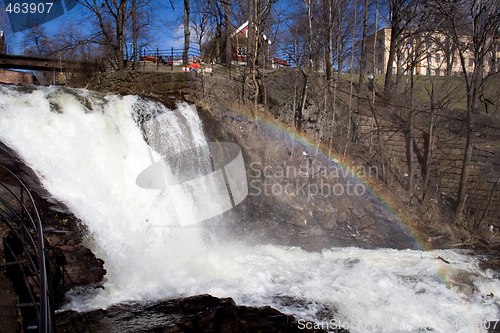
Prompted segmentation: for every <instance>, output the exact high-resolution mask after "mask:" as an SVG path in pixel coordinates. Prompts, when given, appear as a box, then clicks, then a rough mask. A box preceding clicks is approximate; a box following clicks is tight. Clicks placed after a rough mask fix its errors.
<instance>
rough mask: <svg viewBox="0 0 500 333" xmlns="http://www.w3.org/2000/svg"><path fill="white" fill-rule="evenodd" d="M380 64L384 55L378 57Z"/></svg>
mask: <svg viewBox="0 0 500 333" xmlns="http://www.w3.org/2000/svg"><path fill="white" fill-rule="evenodd" d="M378 62H382V54H379V55H378Z"/></svg>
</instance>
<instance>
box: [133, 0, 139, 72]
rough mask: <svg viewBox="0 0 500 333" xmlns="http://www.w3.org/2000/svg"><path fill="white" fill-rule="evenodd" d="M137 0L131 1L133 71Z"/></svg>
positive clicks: (135, 61)
mask: <svg viewBox="0 0 500 333" xmlns="http://www.w3.org/2000/svg"><path fill="white" fill-rule="evenodd" d="M137 35H138V30H137V0H132V43H133V52H134V54H133V57H132V59H133V64H132V66H133V67H132V68H133V69H135V65H136V64H137V53H138V50H137Z"/></svg>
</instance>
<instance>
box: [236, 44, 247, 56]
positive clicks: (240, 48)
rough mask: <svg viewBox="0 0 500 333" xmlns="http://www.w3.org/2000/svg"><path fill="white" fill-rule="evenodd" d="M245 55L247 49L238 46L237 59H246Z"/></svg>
mask: <svg viewBox="0 0 500 333" xmlns="http://www.w3.org/2000/svg"><path fill="white" fill-rule="evenodd" d="M246 55H247V47H246V46H239V47H238V57H246Z"/></svg>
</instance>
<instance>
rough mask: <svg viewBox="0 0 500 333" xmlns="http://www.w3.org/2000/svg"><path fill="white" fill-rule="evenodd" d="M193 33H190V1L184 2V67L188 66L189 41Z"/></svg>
mask: <svg viewBox="0 0 500 333" xmlns="http://www.w3.org/2000/svg"><path fill="white" fill-rule="evenodd" d="M190 37H191V32H190V31H189V0H184V51H183V52H182V63H183V64H184V66H187V64H188V53H189V39H190Z"/></svg>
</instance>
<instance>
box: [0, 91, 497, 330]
mask: <svg viewBox="0 0 500 333" xmlns="http://www.w3.org/2000/svg"><path fill="white" fill-rule="evenodd" d="M0 95H1V98H0V140H1V141H2V142H3V143H5V144H6V145H8V146H9V147H11V148H12V149H14V150H15V151H16V152H18V153H19V155H20V156H21V157H22V158H23V159H24V161H25V162H26V163H27V164H28V165H29V166H30V167H31V168H32V169H33V170H35V172H36V173H37V175H38V176H39V177H40V180H41V182H42V183H43V185H44V187H45V188H46V189H47V190H48V191H49V192H50V193H51V194H52V195H53V196H54V197H55V198H56V199H58V200H60V201H61V202H64V203H65V204H66V205H67V207H68V208H69V209H71V211H72V212H73V213H74V214H75V215H76V216H77V217H78V218H80V219H81V220H82V221H83V223H84V224H85V225H86V228H87V230H88V232H89V234H88V235H87V244H88V245H89V247H91V248H92V250H93V251H94V253H95V254H96V255H97V256H98V257H101V258H102V259H104V261H105V268H106V270H107V276H106V282H105V288H104V290H102V289H98V290H97V291H94V292H92V293H81V292H80V290H75V291H73V292H72V293H70V294H69V295H68V299H69V302H68V304H67V305H66V308H73V309H76V310H81V311H83V310H87V309H92V308H98V307H104V308H105V307H107V306H109V305H111V304H115V303H118V302H124V301H128V300H156V299H165V298H173V297H179V296H189V295H197V294H203V293H209V294H212V295H214V296H217V297H232V298H233V299H234V300H235V301H236V303H237V304H242V305H251V306H262V305H271V306H273V307H275V308H277V309H279V310H280V311H283V312H285V313H289V314H293V315H294V316H295V317H296V318H297V319H298V320H299V324H300V323H303V321H301V320H304V319H306V320H314V321H316V322H318V323H323V327H326V326H327V325H330V324H332V323H333V319H335V320H336V323H337V324H338V323H342V325H343V326H344V327H347V328H349V329H350V331H351V332H385V333H391V332H424V331H429V330H431V331H434V332H464V333H466V332H485V331H486V328H487V325H488V323H489V322H490V321H493V320H495V319H497V318H499V306H498V296H500V281H499V276H498V273H497V272H495V271H492V270H489V269H482V268H480V262H481V261H487V260H488V258H487V257H486V256H484V255H479V254H474V253H472V252H468V251H464V250H439V251H427V252H425V251H415V250H392V249H378V250H366V249H360V248H332V249H326V250H324V251H322V252H321V253H313V252H306V251H304V250H302V249H300V248H285V247H280V246H275V245H248V244H245V243H242V242H241V241H240V242H237V241H231V240H230V239H227V240H220V239H218V240H213V239H211V237H210V233H209V232H208V231H207V230H204V229H203V228H202V227H201V225H197V224H195V225H191V226H188V227H184V228H180V227H179V221H178V218H179V217H178V216H177V218H174V215H176V214H177V215H179V214H181V215H182V214H190V213H192V211H193V210H196V209H205V208H203V207H208V206H211V205H213V204H214V198H203V197H200V196H195V195H193V193H184V194H183V195H184V197H185V198H184V199H186V198H188V199H189V198H191V199H192V201H193V202H187V201H186V200H183V201H182V200H181V202H184V205H185V206H182V207H179V201H178V200H177V201H176V199H177V198H176V196H177V195H173V193H172V192H171V191H169V189H168V186H167V188H165V189H157V190H154V189H147V188H141V187H139V186H137V184H136V178H137V176H138V175H139V174H140V173H141V172H143V171H144V170H145V169H146V168H148V167H149V166H150V165H151V163H152V160H153V162H154V161H158V160H160V159H161V158H162V156H165V155H169V154H170V155H171V154H178V153H180V152H183V151H186V150H189V149H192V148H194V147H203V146H205V145H206V144H207V143H206V141H205V138H204V136H203V130H202V123H201V121H200V119H199V118H198V116H197V114H196V110H195V109H194V108H193V107H190V106H188V105H187V104H181V105H179V108H178V110H176V111H172V110H168V109H166V108H165V107H164V106H162V105H160V104H158V103H154V102H150V101H144V100H141V99H139V98H138V97H134V96H126V97H120V96H115V95H102V94H97V93H94V92H89V91H86V90H71V89H66V88H57V87H49V88H33V89H26V88H15V87H8V86H0ZM147 115H155V116H156V118H154V121H152V119H151V118H150V117H148V116H147ZM145 137H146V138H147V139H146V140H145ZM146 141H148V142H149V143H150V146H151V147H149V146H148V144H147V143H146ZM162 147H164V148H165V150H163V151H160V150H162ZM151 148H152V149H151ZM203 200H207V202H208V201H210V204H207V203H206V202H203ZM215 201H216V200H215ZM215 204H217V202H215ZM200 207H201V208H200ZM172 212H176V214H173V213H172ZM184 218H189V216H188V217H184ZM440 258H442V259H444V260H442V259H440ZM445 261H447V262H445ZM325 325H326V326H325ZM329 328H333V326H331V327H329Z"/></svg>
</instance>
